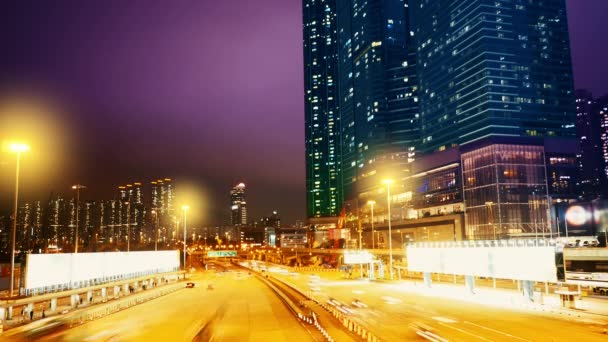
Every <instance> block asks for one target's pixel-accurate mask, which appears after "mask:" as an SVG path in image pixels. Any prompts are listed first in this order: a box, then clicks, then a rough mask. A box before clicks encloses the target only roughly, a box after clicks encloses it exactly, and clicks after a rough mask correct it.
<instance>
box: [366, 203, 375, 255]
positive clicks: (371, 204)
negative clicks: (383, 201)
mask: <svg viewBox="0 0 608 342" xmlns="http://www.w3.org/2000/svg"><path fill="white" fill-rule="evenodd" d="M367 204H369V205H370V206H371V207H372V249H374V205H375V204H376V201H373V200H371V201H367Z"/></svg>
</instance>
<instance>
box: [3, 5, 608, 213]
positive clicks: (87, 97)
mask: <svg viewBox="0 0 608 342" xmlns="http://www.w3.org/2000/svg"><path fill="white" fill-rule="evenodd" d="M33 3H35V5H31V4H30V5H29V6H28V3H27V2H23V1H21V2H19V4H13V5H12V6H19V7H18V8H9V9H7V8H3V9H2V10H3V12H4V16H5V18H3V20H2V21H3V24H1V25H6V27H0V28H1V29H2V32H4V33H3V34H4V35H5V36H0V37H2V41H4V42H5V44H4V46H3V47H2V51H3V53H2V54H0V55H2V56H0V82H2V84H1V85H4V86H6V85H12V84H15V83H19V84H35V85H36V87H38V88H39V89H44V90H45V91H52V94H53V95H54V96H57V97H58V98H60V99H61V101H62V102H63V103H65V104H66V105H67V106H68V108H70V110H68V111H67V113H66V114H62V115H61V117H60V118H57V120H59V121H63V122H67V123H69V124H68V126H69V127H70V131H71V132H72V135H71V146H72V147H71V148H70V151H69V153H70V155H71V156H72V157H71V158H70V159H69V160H70V162H66V163H65V164H64V165H63V166H64V170H63V171H62V172H61V175H62V176H61V177H57V178H54V179H47V180H45V182H46V183H44V184H46V185H41V186H36V188H35V189H32V188H31V187H29V188H28V185H27V184H28V177H34V175H28V174H27V173H25V175H24V180H23V184H24V185H23V187H24V194H25V196H26V199H30V200H31V199H46V198H47V197H48V193H49V192H50V191H51V190H55V192H59V193H66V192H67V191H65V189H67V188H68V186H69V184H72V183H75V182H80V183H83V184H87V185H88V186H89V189H88V190H87V196H88V197H91V198H110V197H111V196H112V195H113V194H114V191H115V187H116V186H117V185H119V184H122V183H127V182H132V181H137V180H143V181H148V180H150V179H152V178H157V177H167V176H168V177H176V178H182V179H184V178H189V179H193V180H195V181H197V182H200V183H202V184H204V185H205V186H206V188H207V189H208V192H209V194H211V195H212V197H213V198H212V201H213V202H215V204H216V205H215V208H213V209H212V210H211V212H212V216H213V218H212V219H211V220H210V221H211V222H222V221H223V220H225V219H226V218H227V208H228V196H227V193H228V191H229V189H230V187H231V186H232V185H233V184H235V183H236V182H237V181H241V180H243V181H245V182H246V183H247V185H248V189H247V191H248V193H247V196H248V204H249V207H250V215H251V216H252V217H260V216H262V215H266V214H268V213H270V211H271V210H273V209H277V210H279V212H280V214H281V215H282V216H283V218H284V221H285V222H286V223H293V222H294V221H295V220H296V219H302V218H304V215H305V191H304V190H305V186H304V174H305V172H304V116H303V115H304V114H303V108H304V105H303V80H302V46H301V40H302V37H301V9H300V6H301V1H300V0H255V1H251V0H246V1H237V0H223V1H200V0H199V1H121V0H118V1H93V0H90V1H70V2H68V1H48V2H46V1H42V2H41V1H36V2H33ZM568 10H569V20H570V30H571V44H572V50H573V56H572V57H573V62H574V71H575V80H576V86H577V87H586V88H589V89H591V90H592V91H593V92H594V93H595V94H596V95H600V94H604V93H608V84H607V82H605V80H603V79H602V76H605V74H606V67H605V66H604V65H605V61H606V60H608V56H607V54H608V47H607V45H606V44H605V39H606V37H608V28H607V26H606V25H603V24H602V21H603V20H604V18H605V16H606V14H608V1H606V0H568ZM5 19H7V20H5ZM15 32H16V33H17V34H15ZM7 46H8V48H6V47H7ZM7 51H11V52H10V53H8V54H7V53H6V52H7ZM3 169H4V170H3ZM10 170H12V165H11V164H10V162H8V161H7V159H6V156H3V157H2V158H0V173H1V174H2V175H4V174H10V172H12V171H10ZM9 171H10V172H9ZM9 179H10V177H9ZM5 183H10V182H5ZM8 189H10V187H6V184H4V185H2V186H0V205H3V204H4V206H6V203H9V202H10V196H11V195H12V194H11V192H10V191H4V190H8Z"/></svg>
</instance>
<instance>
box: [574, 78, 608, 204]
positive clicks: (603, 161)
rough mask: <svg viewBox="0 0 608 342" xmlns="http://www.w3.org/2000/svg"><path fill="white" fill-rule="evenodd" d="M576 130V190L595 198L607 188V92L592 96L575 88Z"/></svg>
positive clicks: (585, 197) (607, 191) (605, 192)
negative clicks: (578, 175) (578, 147)
mask: <svg viewBox="0 0 608 342" xmlns="http://www.w3.org/2000/svg"><path fill="white" fill-rule="evenodd" d="M576 133H577V137H578V142H579V145H580V150H579V154H578V164H579V172H580V178H579V191H580V193H581V196H582V197H583V198H584V199H595V198H597V196H598V195H600V194H601V193H602V190H604V189H606V188H608V181H607V178H608V172H607V171H608V169H607V167H608V166H607V165H608V134H607V133H608V96H604V97H601V98H599V99H595V98H593V96H592V94H591V93H590V92H588V91H586V90H577V91H576ZM603 193H604V195H608V190H604V191H603Z"/></svg>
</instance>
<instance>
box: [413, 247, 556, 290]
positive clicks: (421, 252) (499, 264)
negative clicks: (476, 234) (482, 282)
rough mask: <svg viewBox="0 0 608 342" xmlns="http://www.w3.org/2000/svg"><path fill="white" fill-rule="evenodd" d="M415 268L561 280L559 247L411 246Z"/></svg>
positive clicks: (424, 270)
mask: <svg viewBox="0 0 608 342" xmlns="http://www.w3.org/2000/svg"><path fill="white" fill-rule="evenodd" d="M407 262H408V269H409V270H410V271H414V272H430V273H444V274H456V275H472V276H478V277H488V278H499V279H517V280H533V281H551V282H555V281H557V267H556V264H555V247H468V248H464V247H447V248H433V247H409V248H408V249H407Z"/></svg>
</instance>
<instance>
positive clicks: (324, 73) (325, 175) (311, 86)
mask: <svg viewBox="0 0 608 342" xmlns="http://www.w3.org/2000/svg"><path fill="white" fill-rule="evenodd" d="M303 14H304V22H303V25H304V26H303V31H304V32H303V43H304V91H305V94H304V100H305V102H304V103H305V117H304V121H305V125H306V126H305V127H306V129H305V130H306V132H305V134H306V204H307V212H308V216H309V217H322V216H337V215H338V212H339V211H340V206H341V204H342V200H343V193H342V175H341V158H340V118H339V113H338V106H339V103H338V83H337V77H338V66H337V63H338V50H337V44H336V41H337V31H336V30H337V27H336V1H335V0H304V1H303Z"/></svg>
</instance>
